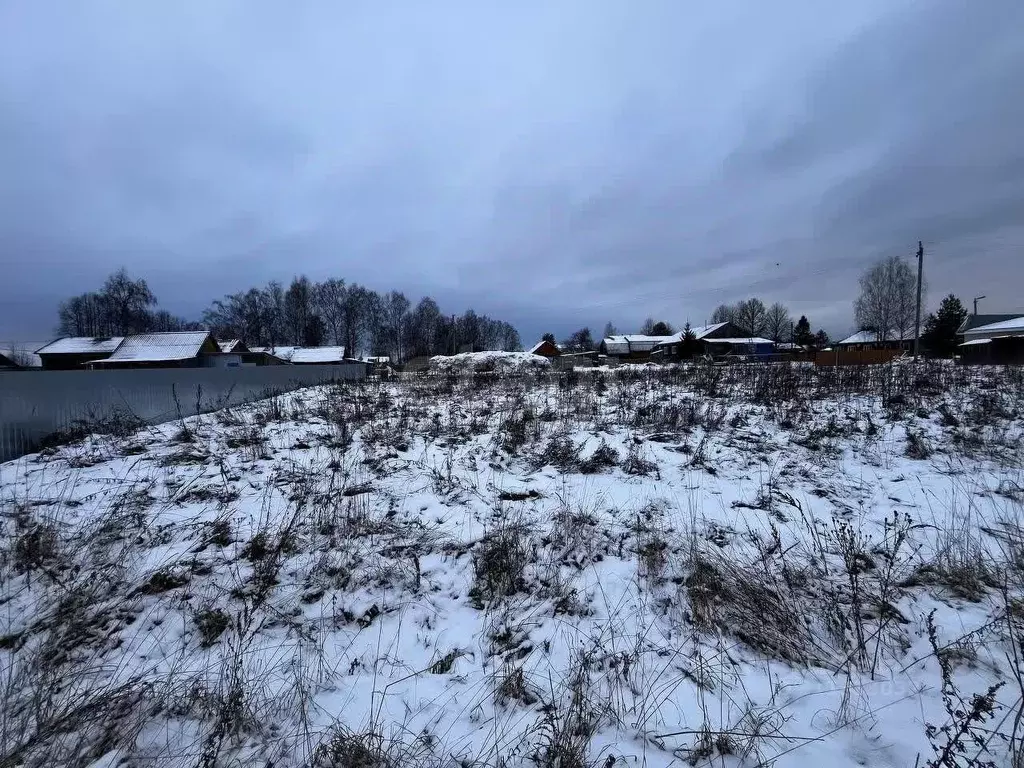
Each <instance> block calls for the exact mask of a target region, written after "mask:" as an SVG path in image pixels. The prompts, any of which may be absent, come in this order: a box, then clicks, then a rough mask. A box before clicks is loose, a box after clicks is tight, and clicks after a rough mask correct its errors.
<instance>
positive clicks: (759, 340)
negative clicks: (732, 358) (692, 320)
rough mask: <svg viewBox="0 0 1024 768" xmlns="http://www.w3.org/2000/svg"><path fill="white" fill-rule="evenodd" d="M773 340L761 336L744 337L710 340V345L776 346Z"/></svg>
mask: <svg viewBox="0 0 1024 768" xmlns="http://www.w3.org/2000/svg"><path fill="white" fill-rule="evenodd" d="M774 343H775V342H774V341H772V340H771V339H764V338H761V337H760V336H744V337H742V338H739V337H736V338H726V339H708V344H774Z"/></svg>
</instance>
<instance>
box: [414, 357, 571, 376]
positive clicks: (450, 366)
mask: <svg viewBox="0 0 1024 768" xmlns="http://www.w3.org/2000/svg"><path fill="white" fill-rule="evenodd" d="M550 368H551V361H550V360H548V359H547V358H546V357H540V356H538V355H531V354H530V353H529V352H463V353H462V354H461V355H452V356H450V357H446V356H443V355H438V356H437V357H432V358H430V371H431V372H433V373H506V374H507V373H540V372H542V371H546V370H549V369H550Z"/></svg>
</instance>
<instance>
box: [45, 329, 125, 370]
mask: <svg viewBox="0 0 1024 768" xmlns="http://www.w3.org/2000/svg"><path fill="white" fill-rule="evenodd" d="M122 341H124V337H123V336H97V337H92V336H65V337H64V338H61V339H57V340H56V341H51V342H50V343H49V344H47V345H45V346H43V347H40V348H39V349H37V350H36V354H37V355H39V359H40V360H41V361H42V366H43V369H44V370H47V371H79V370H81V369H82V366H83V365H85V364H87V363H92V362H95V361H96V360H105V359H106V358H108V357H110V356H111V355H112V354H114V351H115V350H116V349H117V348H118V347H119V346H121V342H122Z"/></svg>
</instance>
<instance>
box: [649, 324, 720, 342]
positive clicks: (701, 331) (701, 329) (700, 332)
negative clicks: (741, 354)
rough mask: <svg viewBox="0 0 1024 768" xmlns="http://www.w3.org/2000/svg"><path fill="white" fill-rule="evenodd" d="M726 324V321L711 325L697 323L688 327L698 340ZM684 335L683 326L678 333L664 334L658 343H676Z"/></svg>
mask: <svg viewBox="0 0 1024 768" xmlns="http://www.w3.org/2000/svg"><path fill="white" fill-rule="evenodd" d="M726 325H728V323H712V324H711V325H697V326H692V327H691V328H690V330H691V331H693V335H694V336H696V337H697V339H698V340H700V339H703V338H704V337H705V336H707V335H708V334H709V333H713V332H714V331H717V330H718V329H719V328H722V327H724V326H726ZM685 335H686V329H685V328H684V329H683V330H681V331H680V332H679V333H674V334H672V335H671V336H665V337H664V338H663V339H662V340H661V341H659V342H658V343H659V344H678V343H679V342H681V341H682V340H683V337H684V336H685Z"/></svg>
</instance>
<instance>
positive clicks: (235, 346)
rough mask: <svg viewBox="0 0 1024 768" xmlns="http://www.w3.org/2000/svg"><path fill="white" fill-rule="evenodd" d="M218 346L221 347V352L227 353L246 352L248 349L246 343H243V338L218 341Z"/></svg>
mask: <svg viewBox="0 0 1024 768" xmlns="http://www.w3.org/2000/svg"><path fill="white" fill-rule="evenodd" d="M217 346H218V347H220V351H221V353H222V354H225V355H229V354H232V353H236V354H237V353H240V352H245V351H246V349H247V348H246V346H245V344H243V343H242V340H241V339H229V340H228V341H218V342H217Z"/></svg>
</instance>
